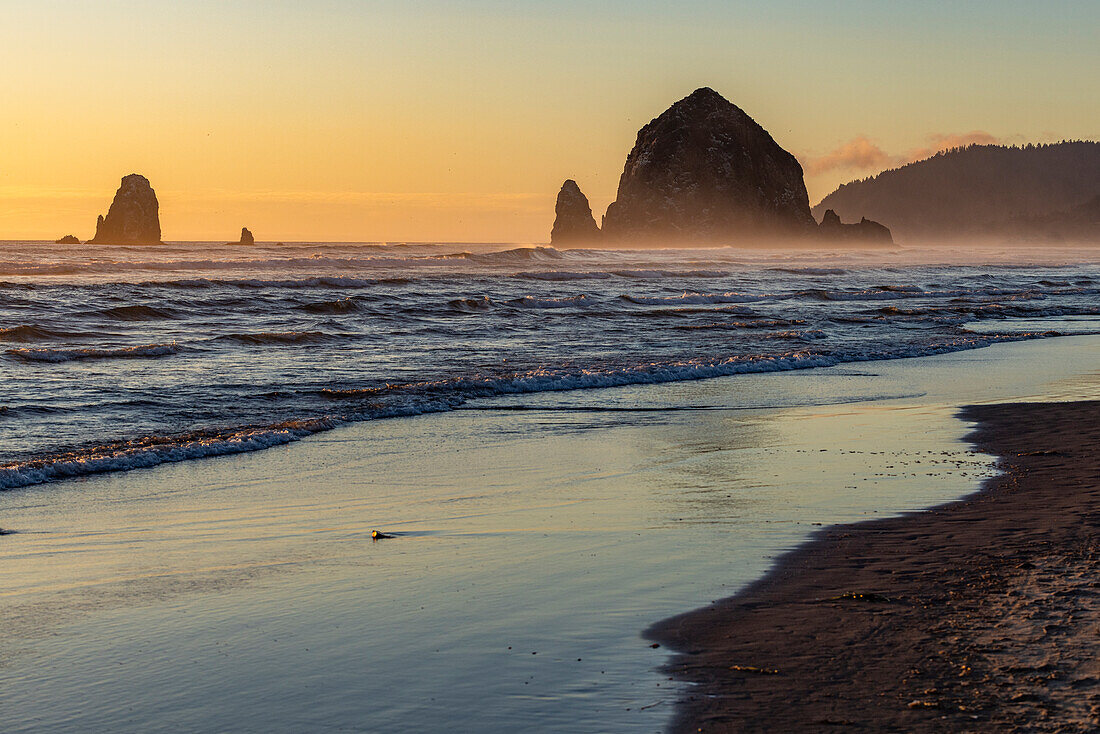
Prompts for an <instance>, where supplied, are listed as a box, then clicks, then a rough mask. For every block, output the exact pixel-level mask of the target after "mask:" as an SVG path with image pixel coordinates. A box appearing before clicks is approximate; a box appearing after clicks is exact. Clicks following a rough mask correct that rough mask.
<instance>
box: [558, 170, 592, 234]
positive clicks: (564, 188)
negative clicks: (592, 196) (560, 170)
mask: <svg viewBox="0 0 1100 734" xmlns="http://www.w3.org/2000/svg"><path fill="white" fill-rule="evenodd" d="M554 215H555V216H554V228H553V229H552V230H551V231H550V244H551V245H554V246H558V245H573V244H583V243H591V242H594V241H596V240H598V239H599V238H600V228H599V226H597V224H596V218H595V217H593V216H592V207H591V206H590V205H589V204H588V197H587V196H585V195H584V193H583V192H582V191H581V188H580V186H578V185H577V182H576V181H574V180H573V179H568V180H566V182H565V183H563V184H562V185H561V190H560V191H559V192H558V200H557V202H556V203H555V204H554Z"/></svg>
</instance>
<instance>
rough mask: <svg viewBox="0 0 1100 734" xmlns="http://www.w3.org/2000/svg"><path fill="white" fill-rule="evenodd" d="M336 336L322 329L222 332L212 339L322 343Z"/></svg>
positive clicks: (248, 342)
mask: <svg viewBox="0 0 1100 734" xmlns="http://www.w3.org/2000/svg"><path fill="white" fill-rule="evenodd" d="M337 338H338V337H337V336H335V335H333V334H328V333H325V332H323V331H261V332H257V333H253V334H222V335H220V336H216V337H214V338H213V341H228V342H236V343H237V344H248V345H264V344H323V343H324V342H330V341H334V340H336V339H337Z"/></svg>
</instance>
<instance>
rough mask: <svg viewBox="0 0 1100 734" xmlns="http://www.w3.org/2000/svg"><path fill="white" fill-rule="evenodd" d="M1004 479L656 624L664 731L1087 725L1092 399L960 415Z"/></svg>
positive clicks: (795, 555)
mask: <svg viewBox="0 0 1100 734" xmlns="http://www.w3.org/2000/svg"><path fill="white" fill-rule="evenodd" d="M962 417H963V418H965V419H967V420H973V421H977V423H978V428H977V430H976V431H975V432H974V433H973V434H972V435H971V437H970V439H971V440H972V441H973V442H974V443H975V444H976V446H977V447H979V448H980V449H981V450H982V451H984V452H987V453H990V454H993V455H996V456H998V457H1000V460H1001V462H1002V467H1003V469H1004V473H1003V475H1002V476H1000V477H997V478H995V479H991V480H989V481H988V483H987V485H986V487H985V488H984V489H983V490H982V491H981V492H979V493H978V494H976V495H974V496H972V497H970V498H967V499H965V500H962V501H959V502H955V503H951V504H948V505H944V506H942V507H939V508H936V509H933V510H929V511H926V512H920V513H914V514H909V515H905V516H903V517H899V518H892V519H886V520H879V521H871V522H865V523H859V524H856V525H848V526H839V527H834V528H829V529H827V530H825V531H824V532H822V533H821V534H820V535H819V536H818V537H817V538H816V539H814V540H813V541H812V542H810V543H808V544H807V545H805V546H803V547H802V548H800V549H798V550H796V551H794V552H792V553H791V554H789V555H788V556H786V557H785V558H783V559H781V560H780V562H779V563H778V564H777V566H776V567H775V569H774V570H773V571H772V572H771V573H770V574H769V575H768V576H766V577H765V578H763V579H762V580H760V581H758V582H757V583H755V584H753V585H752V586H750V587H749V588H748V589H746V590H745V591H744V592H742V593H740V594H738V595H737V596H735V597H733V598H731V599H728V600H725V601H722V602H719V603H716V604H715V605H713V606H711V607H708V608H706V609H703V610H699V611H696V612H692V613H689V614H686V615H683V616H679V617H675V618H672V619H669V620H666V621H665V622H662V623H661V624H659V625H657V626H655V627H654V628H653V629H651V630H650V633H649V634H650V636H651V637H652V638H653V639H655V640H659V641H661V642H662V643H664V644H667V645H671V646H673V647H674V648H675V649H677V650H678V651H679V652H680V654H679V655H678V656H677V657H676V658H675V660H674V661H673V663H672V664H671V665H670V666H669V670H670V671H671V672H673V673H674V674H675V676H676V677H677V678H678V679H680V680H683V681H687V682H690V683H692V684H694V686H693V687H692V688H691V689H690V691H689V694H688V696H687V697H686V700H684V701H683V702H682V704H681V708H680V712H679V715H678V717H677V720H676V723H675V726H674V730H676V731H704V732H710V731H715V732H717V731H806V730H820V729H822V728H823V727H826V726H834V725H835V726H839V727H852V728H860V729H866V730H875V731H883V730H888V731H1096V729H1097V727H1100V663H1098V662H1097V659H1096V641H1097V633H1098V631H1100V627H1098V622H1100V589H1098V588H1097V582H1096V578H1097V577H1096V570H1097V560H1098V550H1100V533H1098V528H1100V511H1098V509H1097V508H1098V503H1100V481H1098V479H1100V463H1098V459H1097V455H1096V452H1095V447H1096V445H1097V441H1098V440H1100V403H1098V402H1076V403H1050V404H1043V403H1030V404H1004V405H985V406H975V407H969V408H966V409H965V410H964V411H963V413H962Z"/></svg>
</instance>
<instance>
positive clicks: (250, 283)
mask: <svg viewBox="0 0 1100 734" xmlns="http://www.w3.org/2000/svg"><path fill="white" fill-rule="evenodd" d="M411 282H413V280H412V278H345V277H340V276H331V277H325V276H316V277H310V278H278V279H263V278H229V279H220V278H185V279H182V280H146V281H142V282H141V283H138V285H141V286H145V287H160V288H186V289H193V288H217V287H231V288H371V287H374V286H378V285H406V284H408V283H411Z"/></svg>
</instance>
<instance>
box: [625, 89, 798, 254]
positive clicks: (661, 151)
mask: <svg viewBox="0 0 1100 734" xmlns="http://www.w3.org/2000/svg"><path fill="white" fill-rule="evenodd" d="M816 224H817V223H816V221H815V220H814V218H813V216H811V214H810V202H809V197H808V196H807V194H806V184H805V182H804V181H803V178H802V166H801V165H800V164H799V162H798V161H797V160H796V159H795V157H794V156H793V155H791V154H790V153H788V152H787V151H786V150H784V149H783V148H781V147H780V146H779V144H778V143H776V142H775V140H773V139H772V137H771V135H769V134H768V132H767V131H766V130H765V129H764V128H762V127H761V126H760V125H758V124H757V123H756V122H755V121H754V120H753V119H752V118H751V117H749V116H748V115H747V114H745V112H744V111H743V110H741V109H740V108H738V107H737V106H736V105H734V104H732V103H731V102H729V101H727V100H726V99H725V98H724V97H722V95H720V94H718V93H717V92H715V91H714V90H713V89H709V88H706V87H704V88H702V89H697V90H695V91H694V92H692V93H691V94H690V95H688V96H687V97H685V98H684V99H682V100H680V101H679V102H677V103H676V104H674V105H672V106H671V107H670V108H668V109H667V110H666V111H665V112H664V113H662V114H661V115H660V116H659V117H657V118H656V119H654V120H653V121H651V122H650V123H649V124H648V125H646V126H645V127H643V128H642V129H641V130H640V131H639V132H638V140H637V142H636V143H635V144H634V149H633V150H631V151H630V155H629V156H627V159H626V167H625V168H624V169H623V174H622V177H621V178H620V179H619V190H618V194H617V196H616V198H615V202H614V203H613V204H612V205H611V206H609V207H608V209H607V214H606V215H605V216H604V221H603V234H604V237H605V238H610V239H615V240H663V241H666V242H669V243H670V244H674V243H677V242H679V243H684V242H700V243H708V242H709V243H730V244H735V243H737V242H743V241H751V240H753V239H755V238H760V237H791V236H813V235H814V234H815V233H816V231H817V227H816Z"/></svg>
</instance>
